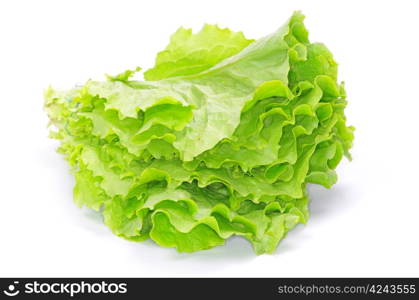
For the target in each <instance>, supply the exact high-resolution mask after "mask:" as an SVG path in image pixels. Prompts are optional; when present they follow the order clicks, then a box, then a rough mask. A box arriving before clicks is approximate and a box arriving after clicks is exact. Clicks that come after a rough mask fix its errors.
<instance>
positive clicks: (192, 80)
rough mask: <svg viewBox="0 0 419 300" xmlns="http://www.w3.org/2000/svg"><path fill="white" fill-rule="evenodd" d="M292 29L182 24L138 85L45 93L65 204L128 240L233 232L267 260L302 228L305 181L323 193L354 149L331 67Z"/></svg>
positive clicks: (299, 21) (184, 244) (202, 240)
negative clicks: (256, 31) (69, 188)
mask: <svg viewBox="0 0 419 300" xmlns="http://www.w3.org/2000/svg"><path fill="white" fill-rule="evenodd" d="M303 20H304V16H303V15H302V14H300V13H299V12H296V13H294V15H293V16H292V17H291V18H290V20H289V21H288V22H287V23H286V24H285V25H284V26H282V27H281V28H280V29H278V30H277V31H276V32H274V33H273V34H271V35H268V36H266V37H263V38H261V39H259V40H249V39H246V38H245V37H244V35H243V34H242V33H240V32H238V33H237V32H232V31H230V30H228V29H221V28H219V27H218V26H213V25H205V26H204V27H203V28H202V30H201V31H200V32H198V33H196V34H193V33H192V31H191V30H190V29H183V28H181V29H179V30H178V31H176V32H175V33H174V34H173V35H172V37H171V40H170V43H169V45H168V46H167V47H166V49H164V50H163V51H162V52H160V53H158V55H157V58H156V64H155V66H154V67H153V68H151V69H150V70H147V71H146V72H145V73H144V79H145V80H144V81H136V80H131V77H132V75H133V74H134V73H135V72H137V71H140V68H136V69H135V70H128V71H126V72H124V73H122V74H119V75H117V76H108V79H107V80H106V81H103V82H101V81H92V80H90V81H88V82H86V84H85V85H84V86H82V87H76V88H74V89H72V90H69V91H56V90H53V89H52V88H49V89H48V90H47V91H46V92H45V98H46V102H45V108H46V110H47V112H48V115H49V117H50V120H51V124H52V125H53V127H54V128H55V129H54V130H53V131H52V132H51V135H52V137H53V138H56V139H59V140H60V141H61V146H60V147H59V152H60V153H62V154H64V156H65V158H66V159H67V160H68V162H69V164H70V165H71V168H72V172H73V174H74V176H75V179H76V185H75V187H74V200H75V202H76V204H78V205H79V206H83V205H84V206H87V207H89V208H92V209H95V210H98V211H100V212H101V213H102V214H103V219H104V222H105V224H106V225H107V226H109V228H111V229H112V231H113V232H114V233H115V234H116V235H118V236H121V237H123V238H125V239H128V240H132V241H142V240H146V239H149V238H150V239H152V240H153V241H155V242H156V243H157V244H159V245H161V246H166V247H176V249H177V250H178V251H182V252H193V251H198V250H203V249H209V248H212V247H214V246H218V245H222V244H223V243H224V241H225V240H226V239H228V238H229V237H231V236H233V235H240V236H243V237H244V238H246V239H247V240H249V241H250V242H251V243H252V245H253V247H254V249H255V251H256V253H257V254H261V253H272V252H274V251H275V249H276V247H277V245H278V243H279V242H280V241H281V239H283V238H284V237H285V235H286V234H287V232H288V231H289V230H290V229H292V228H293V227H295V226H296V225H297V224H298V223H306V221H307V218H308V214H309V213H308V202H309V200H308V198H307V192H306V187H307V184H309V183H315V184H321V185H323V186H325V187H327V188H329V187H331V186H332V185H333V184H334V183H335V182H336V180H337V176H336V173H335V171H334V169H335V168H336V166H337V165H338V164H339V162H340V160H341V159H342V157H343V156H347V157H350V156H349V153H348V150H349V149H350V148H351V146H352V140H353V128H352V127H348V126H347V125H346V118H345V115H344V108H345V106H346V103H347V102H346V100H345V98H346V94H345V90H344V87H343V84H338V83H337V64H336V62H335V61H334V60H333V56H332V54H331V53H330V52H329V50H328V49H327V48H326V47H325V46H324V45H323V44H319V43H310V41H309V39H308V32H307V30H306V28H305V26H304V24H303Z"/></svg>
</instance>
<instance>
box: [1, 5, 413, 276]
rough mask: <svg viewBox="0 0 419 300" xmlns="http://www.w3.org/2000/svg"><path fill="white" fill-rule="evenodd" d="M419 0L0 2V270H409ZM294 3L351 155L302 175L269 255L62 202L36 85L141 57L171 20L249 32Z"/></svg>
mask: <svg viewBox="0 0 419 300" xmlns="http://www.w3.org/2000/svg"><path fill="white" fill-rule="evenodd" d="M415 2H416V1H410V2H408V1H391V2H386V1H278V0H273V1H263V0H257V1H255V0H252V1H226V0H223V1H214V0H211V1H193V0H192V1H179V0H177V1H156V0H152V1H151V0H150V1H103V0H102V1H74V0H73V1H1V4H0V97H1V100H0V111H1V114H0V130H1V135H0V177H1V178H0V276H12V277H13V276H144V277H145V276H419V259H418V253H419V241H418V236H419V234H418V229H419V197H418V194H419V191H418V186H419V181H418V180H419V176H418V167H419V163H418V162H419V159H418V157H419V148H418V138H419V134H418V132H419V123H418V122H419V115H418V111H419V97H418V94H419V88H418V83H419V72H418V70H419V63H418V61H419V59H418V56H419V45H418V40H419V39H418V29H419V18H418V16H417V13H418V11H419V10H418V7H416V5H415ZM297 9H301V10H302V11H303V13H304V14H306V16H307V19H306V25H307V27H308V29H309V30H310V37H311V40H312V41H321V42H324V43H325V44H326V45H327V46H328V47H329V48H330V49H331V51H332V52H333V53H334V55H335V58H336V60H337V61H338V62H339V63H340V75H339V76H340V79H341V80H345V82H346V87H347V91H348V100H349V106H348V108H347V116H348V119H349V123H350V124H353V125H355V126H356V128H357V131H356V140H355V147H354V149H353V152H352V153H353V158H354V160H353V162H351V163H348V162H344V163H342V164H341V165H340V166H339V168H338V173H339V181H338V183H337V184H336V185H335V186H334V187H333V188H332V189H331V190H326V189H323V188H319V187H312V188H311V189H310V195H311V198H312V203H311V214H312V216H311V219H310V221H309V222H308V225H307V226H302V225H300V226H298V227H297V228H296V229H295V230H294V231H292V232H291V233H290V234H289V235H288V237H287V238H286V239H285V240H284V241H283V242H281V244H280V246H279V248H278V250H277V252H276V253H275V254H273V255H262V256H256V255H255V254H254V252H253V250H252V249H251V247H250V245H249V244H248V242H246V241H245V240H242V239H240V238H233V239H231V240H229V241H228V242H227V243H226V245H225V246H220V247H217V248H214V249H212V250H209V251H203V252H198V253H193V254H181V253H177V252H176V251H175V250H174V249H171V248H162V247H159V246H156V245H155V244H153V243H152V242H145V243H133V242H128V241H125V240H123V239H121V238H118V237H116V236H114V235H113V234H112V233H111V232H110V230H109V229H108V228H107V227H106V226H104V225H103V224H102V223H101V220H100V217H99V216H97V215H96V214H94V213H92V212H89V211H88V210H80V209H79V208H77V207H76V206H75V205H74V204H73V203H72V187H73V184H74V181H73V178H72V177H71V175H70V174H69V173H68V170H69V169H68V166H67V164H66V162H64V160H63V159H62V157H61V156H59V155H58V154H57V153H55V148H56V146H57V142H55V141H52V140H49V139H48V138H47V135H48V130H47V128H46V125H47V117H46V115H45V113H44V112H43V109H42V106H43V96H42V93H43V90H44V89H45V88H46V87H48V85H50V84H51V85H52V86H54V87H58V88H71V87H72V86H73V85H74V84H75V83H83V82H85V81H86V80H87V79H89V78H94V79H103V78H104V77H103V74H104V73H109V74H115V73H118V72H120V71H123V70H125V69H126V68H132V67H135V66H141V67H143V68H148V67H150V66H152V64H153V62H154V56H155V54H156V53H157V52H158V51H160V50H162V49H163V48H164V47H165V46H166V44H167V42H168V38H169V35H170V34H171V33H172V32H174V31H175V30H176V29H177V28H178V27H179V26H185V27H192V28H194V29H195V30H198V29H199V28H200V27H201V26H202V25H203V24H204V23H205V22H206V23H218V24H219V25H221V26H223V27H229V28H231V29H233V30H242V31H243V32H244V33H245V34H246V36H247V37H251V38H258V37H262V36H264V35H266V34H269V33H271V32H273V31H274V30H275V29H276V28H278V27H279V26H281V25H282V24H283V23H284V22H285V21H286V20H287V18H288V17H289V16H290V15H291V13H292V12H293V10H297Z"/></svg>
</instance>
